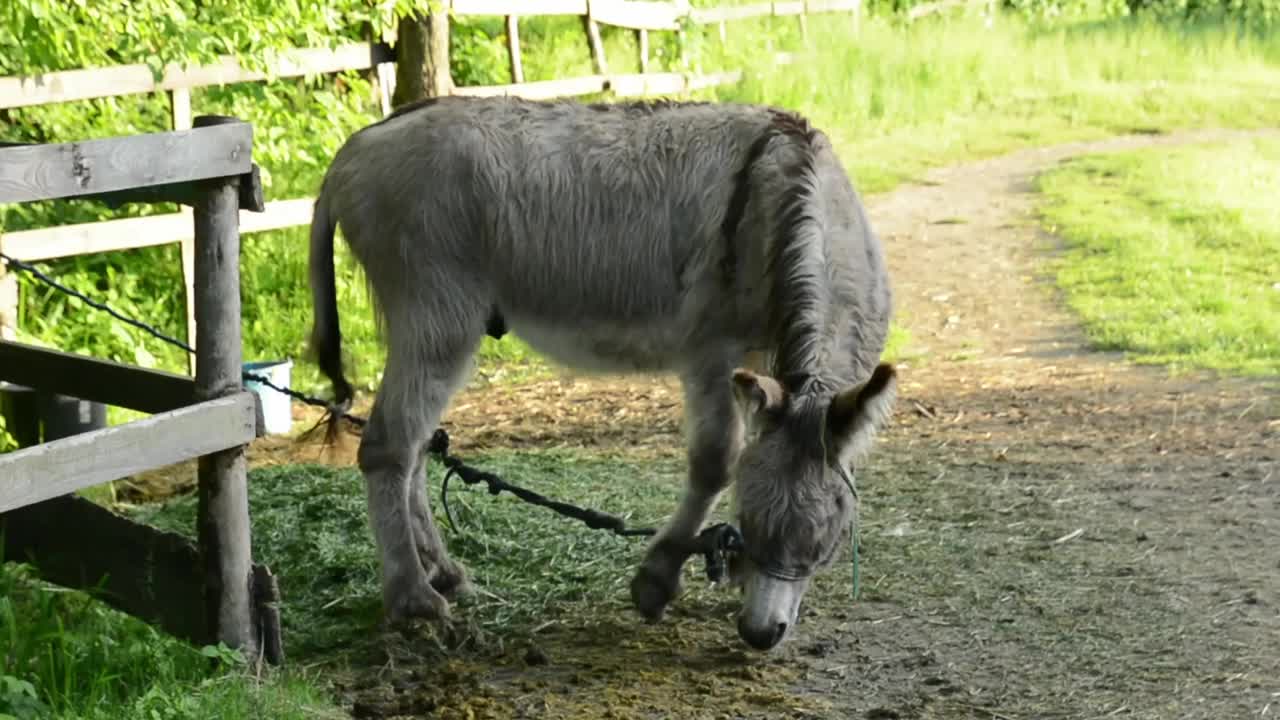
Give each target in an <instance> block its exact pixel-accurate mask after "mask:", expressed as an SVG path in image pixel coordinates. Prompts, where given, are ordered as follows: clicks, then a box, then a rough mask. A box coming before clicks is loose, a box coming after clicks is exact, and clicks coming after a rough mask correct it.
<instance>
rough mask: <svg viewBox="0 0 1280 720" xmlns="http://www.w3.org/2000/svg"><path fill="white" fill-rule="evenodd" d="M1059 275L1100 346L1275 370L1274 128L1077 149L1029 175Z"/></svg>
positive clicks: (1278, 234)
mask: <svg viewBox="0 0 1280 720" xmlns="http://www.w3.org/2000/svg"><path fill="white" fill-rule="evenodd" d="M1038 184H1039V188H1040V190H1041V191H1042V192H1043V193H1044V196H1045V198H1044V199H1045V205H1044V209H1043V214H1044V219H1045V222H1046V224H1047V226H1048V228H1049V229H1050V230H1051V231H1053V232H1054V233H1056V234H1057V235H1059V236H1060V237H1062V238H1063V239H1064V240H1065V241H1066V243H1067V251H1066V254H1065V256H1064V257H1063V258H1062V259H1061V261H1060V262H1059V263H1058V265H1057V278H1058V283H1059V285H1060V286H1061V287H1062V288H1063V290H1065V292H1066V296H1067V302H1068V303H1069V304H1070V305H1071V307H1072V308H1073V309H1074V310H1075V311H1076V312H1078V313H1079V314H1080V316H1081V318H1082V320H1083V322H1084V326H1085V330H1086V332H1087V333H1088V335H1089V337H1090V339H1091V340H1092V341H1093V342H1094V343H1095V344H1096V345H1097V346H1098V347H1100V348H1103V349H1108V350H1120V351H1124V352H1126V353H1127V354H1129V356H1130V357H1132V358H1133V359H1134V360H1137V361H1139V362H1148V363H1167V364H1170V365H1172V366H1174V367H1201V368H1213V369H1218V370H1224V371H1230V372H1236V373H1243V374H1249V375H1277V374H1280V202H1277V198H1280V140H1275V139H1254V140H1244V141H1239V142H1232V143H1215V144H1209V145H1197V146H1191V147H1184V148H1178V149H1167V148H1153V149H1147V150H1140V151H1135V152H1126V153H1122V154H1116V155H1105V156H1094V157H1086V158H1081V159H1078V160H1075V161H1072V162H1069V163H1067V164H1066V165H1065V166H1063V167H1061V168H1059V169H1056V170H1054V171H1052V172H1049V173H1047V174H1046V175H1044V176H1043V177H1041V178H1040V180H1039V183H1038Z"/></svg>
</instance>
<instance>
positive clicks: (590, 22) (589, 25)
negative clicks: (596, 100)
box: [582, 0, 609, 75]
mask: <svg viewBox="0 0 1280 720" xmlns="http://www.w3.org/2000/svg"><path fill="white" fill-rule="evenodd" d="M582 25H583V27H584V28H586V31H587V44H588V45H590V46H591V62H592V63H593V64H594V65H595V66H596V74H597V75H608V74H609V62H608V61H607V60H606V59H605V57H604V41H603V40H602V39H601V38H600V25H599V23H597V22H596V21H595V19H594V18H593V17H592V14H591V0H587V14H586V15H583V16H582Z"/></svg>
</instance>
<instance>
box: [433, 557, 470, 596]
mask: <svg viewBox="0 0 1280 720" xmlns="http://www.w3.org/2000/svg"><path fill="white" fill-rule="evenodd" d="M431 587H432V588H434V589H435V591H436V592H438V593H440V594H441V595H443V596H444V597H446V598H448V599H454V598H457V597H461V596H463V595H468V594H470V593H471V581H470V580H468V579H467V571H466V570H464V569H463V568H462V566H461V565H459V564H458V563H456V562H454V561H453V560H445V561H444V562H441V563H437V564H436V572H435V575H434V576H433V577H432V578H431Z"/></svg>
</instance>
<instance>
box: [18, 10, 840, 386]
mask: <svg viewBox="0 0 1280 720" xmlns="http://www.w3.org/2000/svg"><path fill="white" fill-rule="evenodd" d="M861 11H862V0H805V1H792V2H759V3H753V4H749V5H740V6H732V7H720V8H692V7H690V6H689V3H688V2H687V0H680V1H677V2H654V1H639V0H589V1H588V0H452V3H451V10H450V12H451V13H452V14H453V15H455V16H495V15H496V16H504V17H505V19H506V30H507V41H508V43H507V44H508V51H509V54H510V60H511V69H512V78H513V80H514V81H515V82H513V83H510V84H506V85H482V86H461V87H455V88H454V89H453V94H456V95H464V96H472V97H482V96H500V95H510V96H518V97H525V98H530V99H551V98H557V97H574V96H582V95H594V94H599V93H610V94H612V95H613V96H615V97H637V96H646V95H680V94H684V93H688V92H692V91H696V90H702V89H706V88H710V87H715V86H718V85H723V84H728V83H733V82H737V81H738V80H740V79H741V77H742V73H741V72H737V71H733V72H721V73H711V74H706V75H695V74H691V73H687V72H649V71H648V70H649V51H648V49H649V38H648V33H649V32H651V31H672V32H677V33H680V35H678V37H683V32H682V23H686V22H687V23H693V24H695V25H709V24H718V25H719V26H720V37H721V39H722V40H723V39H724V38H725V24H726V23H727V22H733V21H738V20H747V19H751V18H760V17H787V16H794V17H798V18H799V19H800V21H801V23H802V24H801V29H802V30H803V29H804V27H805V26H804V24H803V21H804V18H805V16H807V15H812V14H818V13H852V16H853V18H854V22H855V24H856V23H857V18H858V17H859V15H860V13H861ZM548 15H577V16H581V17H582V18H583V20H584V24H585V26H586V29H587V32H588V36H589V40H590V43H589V44H590V47H591V51H592V59H593V62H594V63H595V65H596V73H595V74H593V75H587V76H583V77H570V78H560V79H554V80H538V81H533V82H525V81H524V77H523V74H524V73H523V70H522V66H523V63H522V62H521V58H520V42H519V20H520V19H521V18H529V17H537V16H548ZM599 25H610V26H614V27H620V28H625V29H629V30H633V31H635V32H636V34H637V38H638V41H639V43H638V44H639V48H640V58H639V60H640V63H639V64H640V68H641V72H640V73H610V72H609V70H608V63H607V60H606V58H605V57H604V48H603V45H602V43H601V42H600V39H599V32H598V26H599ZM681 55H682V63H683V51H682V53H681ZM395 59H396V56H395V51H394V49H393V48H391V47H389V46H387V45H386V44H384V43H348V44H342V45H338V46H336V47H333V48H303V49H297V50H291V51H288V52H283V53H281V54H280V55H279V56H278V57H275V58H273V59H271V60H270V61H269V62H267V63H264V64H265V66H266V69H264V70H259V69H251V68H246V67H244V66H242V65H241V64H240V63H239V62H238V61H237V60H236V59H235V58H232V57H221V58H219V59H218V60H217V61H216V62H214V63H212V64H209V65H198V66H193V67H180V66H177V65H171V66H168V67H166V68H164V69H163V71H162V72H160V73H159V76H157V75H156V74H155V73H153V72H152V70H151V68H149V67H148V66H146V65H140V64H139V65H124V66H118V67H110V68H97V69H83V70H67V71H60V72H49V73H37V74H32V75H24V76H19V77H0V109H6V108H22V107H32V106H37V105H47V104H52V103H64V102H72V101H77V100H89V99H95V98H104V97H116V96H123V95H134V94H144V93H155V92H164V93H167V95H168V97H169V100H170V107H171V124H172V128H173V129H174V130H186V129H188V128H190V127H191V116H192V111H191V94H190V93H191V91H192V90H194V89H197V88H202V87H208V86H216V85H227V84H235V83H246V82H260V81H263V80H268V79H272V78H289V77H300V76H307V75H316V74H328V73H336V72H343V71H351V70H355V71H371V72H374V73H376V77H377V82H376V84H377V85H378V86H379V87H378V94H379V97H380V99H381V104H382V108H383V112H384V113H386V112H388V111H389V110H390V98H391V91H392V90H393V88H391V87H389V86H390V85H393V84H394V73H392V72H388V70H387V68H388V67H389V65H390V64H391V63H393V62H395ZM787 60H789V56H787V55H785V54H782V53H779V54H777V55H776V56H775V61H776V62H779V63H781V62H786V61H787ZM81 145H85V143H81ZM116 161H117V162H125V161H126V160H125V159H117V160H116ZM5 172H6V171H5V170H4V169H3V168H0V187H2V186H3V185H4V183H6V182H9V181H11V180H12V178H9V177H7V176H6V175H5ZM88 177H90V181H89V182H90V183H92V179H91V178H92V176H91V174H90V175H89V176H88ZM156 177H157V178H159V177H160V175H159V173H157V176H156ZM70 182H76V179H74V178H73V179H72V180H71V181H70ZM312 203H313V200H312V199H311V198H297V199H290V200H282V201H275V202H270V203H266V205H265V208H264V211H263V212H252V213H249V212H242V213H241V216H240V222H241V232H245V233H253V232H260V231H265V230H279V229H284V228H290V227H296V226H300V225H306V224H308V223H310V222H311V206H312ZM193 238H194V235H193V232H192V224H191V214H190V211H188V210H185V209H184V210H183V211H182V212H179V213H173V214H165V215H152V216H148V217H140V218H125V219H117V220H106V221H101V222H94V223H82V224H74V225H59V226H54V227H46V228H37V229H31V230H21V231H17V232H11V233H5V234H3V235H0V251H3V252H5V253H7V254H9V255H10V256H12V257H16V258H18V259H20V260H27V261H34V260H47V259H52V258H59V257H70V256H76V255H84V254H89V253H99V252H113V251H118V250H130V249H135V248H140V247H149V246H155V245H167V244H170V243H179V244H180V245H181V249H182V270H183V279H184V286H185V288H186V294H187V296H186V307H187V340H188V343H194V342H195V334H196V320H195V316H194V312H193V307H194V302H193V297H192V293H193V292H194V256H195V250H194V245H193ZM16 307H17V291H16V287H15V282H14V279H13V278H12V277H6V276H5V275H4V273H3V269H0V338H3V337H12V336H13V328H14V327H16V322H17V321H16ZM192 370H193V371H194V368H192Z"/></svg>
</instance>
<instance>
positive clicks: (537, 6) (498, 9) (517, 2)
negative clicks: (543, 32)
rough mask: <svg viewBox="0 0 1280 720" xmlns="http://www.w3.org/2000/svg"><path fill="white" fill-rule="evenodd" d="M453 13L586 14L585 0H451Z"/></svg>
mask: <svg viewBox="0 0 1280 720" xmlns="http://www.w3.org/2000/svg"><path fill="white" fill-rule="evenodd" d="M450 11H451V12H452V13H453V14H454V15H526V16H531V15H586V14H587V1H586V0H453V6H452V8H451V10H450Z"/></svg>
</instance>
